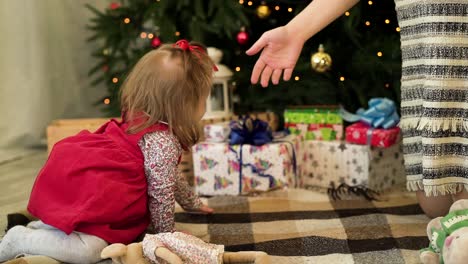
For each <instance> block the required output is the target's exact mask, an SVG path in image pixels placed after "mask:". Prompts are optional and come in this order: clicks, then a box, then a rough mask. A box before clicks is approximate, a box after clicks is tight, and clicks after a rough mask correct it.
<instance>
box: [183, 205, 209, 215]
mask: <svg viewBox="0 0 468 264" xmlns="http://www.w3.org/2000/svg"><path fill="white" fill-rule="evenodd" d="M187 212H188V213H191V214H212V213H213V212H214V210H213V208H211V207H208V206H206V205H203V206H202V207H200V208H198V209H192V210H188V211H187Z"/></svg>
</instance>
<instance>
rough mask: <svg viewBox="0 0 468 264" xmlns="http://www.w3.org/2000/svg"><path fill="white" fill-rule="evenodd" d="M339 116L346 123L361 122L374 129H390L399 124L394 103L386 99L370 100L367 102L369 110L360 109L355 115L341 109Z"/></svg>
mask: <svg viewBox="0 0 468 264" xmlns="http://www.w3.org/2000/svg"><path fill="white" fill-rule="evenodd" d="M340 114H341V116H342V117H343V119H344V120H346V121H348V122H357V121H362V122H364V123H366V124H368V125H369V126H372V127H374V128H379V127H381V128H384V129H388V128H392V127H394V126H396V125H397V124H398V122H400V117H399V116H398V114H397V112H396V107H395V103H394V102H393V101H392V100H390V99H387V98H372V99H370V100H369V109H367V110H364V109H363V108H360V109H359V110H357V112H356V114H352V113H350V112H348V111H346V110H344V109H343V108H341V109H340Z"/></svg>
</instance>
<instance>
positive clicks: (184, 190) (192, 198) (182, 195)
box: [175, 173, 203, 211]
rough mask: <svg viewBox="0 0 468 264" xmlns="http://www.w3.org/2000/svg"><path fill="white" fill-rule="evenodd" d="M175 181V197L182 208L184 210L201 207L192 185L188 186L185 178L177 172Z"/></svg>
mask: <svg viewBox="0 0 468 264" xmlns="http://www.w3.org/2000/svg"><path fill="white" fill-rule="evenodd" d="M177 177H178V179H177V183H176V189H175V199H176V201H177V203H178V204H180V206H182V208H184V210H186V211H193V210H196V209H198V208H200V207H202V205H203V204H202V202H201V200H200V198H199V197H198V195H196V194H195V193H194V192H193V190H192V187H190V186H189V184H188V182H187V180H186V179H185V178H184V176H183V175H182V174H180V173H177Z"/></svg>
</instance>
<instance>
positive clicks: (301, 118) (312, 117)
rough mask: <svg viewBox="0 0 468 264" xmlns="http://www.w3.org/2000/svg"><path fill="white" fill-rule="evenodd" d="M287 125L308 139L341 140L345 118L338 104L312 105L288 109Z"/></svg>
mask: <svg viewBox="0 0 468 264" xmlns="http://www.w3.org/2000/svg"><path fill="white" fill-rule="evenodd" d="M284 119H285V126H286V128H288V129H289V131H290V132H291V133H292V134H296V135H302V136H304V138H305V139H306V140H327V141H330V140H340V139H341V138H342V136H343V119H342V118H341V116H340V114H339V109H338V108H337V107H336V106H311V107H299V108H290V109H286V110H285V112H284Z"/></svg>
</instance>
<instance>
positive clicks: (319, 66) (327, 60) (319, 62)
mask: <svg viewBox="0 0 468 264" xmlns="http://www.w3.org/2000/svg"><path fill="white" fill-rule="evenodd" d="M310 64H311V65H312V69H314V71H316V72H326V71H328V70H329V69H330V68H331V65H332V59H331V57H330V55H329V54H328V53H325V49H324V47H323V45H322V44H320V46H319V49H318V52H317V53H314V54H313V55H312V57H310Z"/></svg>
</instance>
